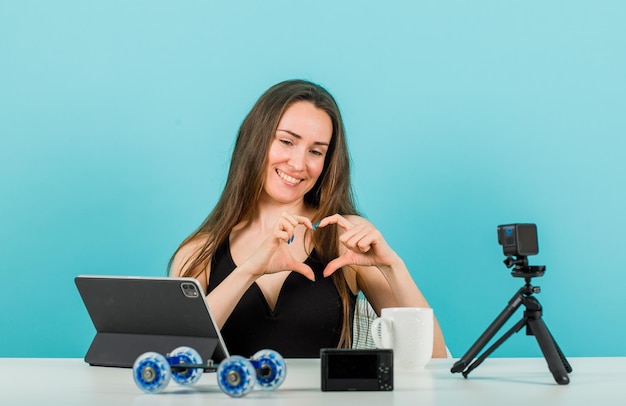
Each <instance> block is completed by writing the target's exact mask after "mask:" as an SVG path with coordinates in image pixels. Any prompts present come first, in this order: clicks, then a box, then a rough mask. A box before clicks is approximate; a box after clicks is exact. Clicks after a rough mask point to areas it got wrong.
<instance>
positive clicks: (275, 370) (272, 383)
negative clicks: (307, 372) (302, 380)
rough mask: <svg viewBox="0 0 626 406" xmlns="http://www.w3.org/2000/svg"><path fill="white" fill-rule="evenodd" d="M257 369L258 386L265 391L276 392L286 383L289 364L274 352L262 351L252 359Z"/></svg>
mask: <svg viewBox="0 0 626 406" xmlns="http://www.w3.org/2000/svg"><path fill="white" fill-rule="evenodd" d="M250 361H251V362H252V365H253V366H254V368H255V369H256V381H257V385H258V386H259V387H260V388H261V389H263V390H274V389H276V388H278V387H279V386H280V385H282V383H283V382H284V381H285V378H286V376H287V364H286V363H285V360H284V359H283V357H282V356H281V355H280V354H279V353H277V352H276V351H274V350H261V351H258V352H257V353H255V354H254V355H253V356H252V358H251V359H250Z"/></svg>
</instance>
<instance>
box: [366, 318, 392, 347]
mask: <svg viewBox="0 0 626 406" xmlns="http://www.w3.org/2000/svg"><path fill="white" fill-rule="evenodd" d="M389 322H390V320H387V319H383V318H382V317H378V318H376V319H374V320H373V321H372V325H371V326H370V332H371V333H372V339H373V340H374V344H375V345H376V348H385V345H384V344H383V340H382V338H381V337H380V336H381V334H384V333H383V328H387V330H391V329H390V328H389V327H390V326H389ZM381 323H382V326H381ZM379 327H380V329H379Z"/></svg>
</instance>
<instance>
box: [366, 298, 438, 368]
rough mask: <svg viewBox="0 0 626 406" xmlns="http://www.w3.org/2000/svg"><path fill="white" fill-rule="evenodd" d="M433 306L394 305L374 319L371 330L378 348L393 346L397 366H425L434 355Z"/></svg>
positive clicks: (383, 310)
mask: <svg viewBox="0 0 626 406" xmlns="http://www.w3.org/2000/svg"><path fill="white" fill-rule="evenodd" d="M433 330H434V321H433V309H431V308H427V307H390V308H385V309H382V311H381V316H380V317H379V318H377V319H375V320H374V321H373V322H372V326H371V332H372V338H373V339H374V343H375V344H376V347H378V348H391V349H393V361H394V362H393V363H394V368H398V369H403V370H417V369H421V368H424V366H426V364H428V362H429V361H430V359H431V358H432V355H433Z"/></svg>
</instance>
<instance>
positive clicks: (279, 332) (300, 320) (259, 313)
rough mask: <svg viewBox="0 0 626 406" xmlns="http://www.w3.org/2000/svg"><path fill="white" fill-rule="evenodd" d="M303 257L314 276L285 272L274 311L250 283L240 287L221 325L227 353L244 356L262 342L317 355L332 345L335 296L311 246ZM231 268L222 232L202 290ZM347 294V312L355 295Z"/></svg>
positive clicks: (336, 323)
mask: <svg viewBox="0 0 626 406" xmlns="http://www.w3.org/2000/svg"><path fill="white" fill-rule="evenodd" d="M304 263H305V264H307V265H308V266H310V267H311V269H312V270H313V272H314V274H315V282H311V281H310V280H308V279H307V278H305V277H304V276H302V275H300V274H299V273H297V272H291V273H290V274H289V276H287V278H286V279H285V282H284V283H283V286H282V288H281V290H280V294H279V296H278V300H277V302H276V307H275V309H274V311H272V310H271V308H270V306H269V304H268V303H267V301H266V300H265V296H263V292H261V290H260V288H259V286H258V285H257V284H256V283H253V284H252V286H250V288H249V289H248V290H247V291H246V293H244V295H243V296H242V298H241V300H240V301H239V303H238V304H237V306H236V307H235V309H234V310H233V312H232V314H231V315H230V317H229V318H228V320H227V321H226V323H225V324H224V326H223V328H222V330H221V333H222V337H223V338H224V341H225V343H226V348H227V349H228V351H229V352H230V354H231V355H242V356H244V357H250V356H251V355H253V354H254V353H255V352H257V351H258V350H261V349H266V348H267V349H272V350H276V351H278V352H279V353H280V354H281V355H282V356H283V357H286V358H318V357H319V351H320V348H336V347H337V345H338V343H339V337H340V336H341V326H342V322H343V306H342V303H341V297H340V296H339V292H338V291H337V288H336V287H335V284H334V283H333V281H332V278H324V276H323V275H322V272H323V271H324V267H325V264H323V263H322V262H320V261H319V259H318V258H317V257H316V255H315V251H313V253H312V254H311V255H310V256H309V258H307V260H306V261H305V262H304ZM235 268H236V265H235V262H234V261H233V259H232V256H231V254H230V244H229V241H228V238H227V239H226V241H225V242H223V243H222V244H220V246H219V247H218V248H217V250H216V251H215V255H214V256H213V260H212V262H211V274H210V276H209V286H208V292H211V291H212V290H213V289H215V287H216V286H217V285H219V284H220V283H221V282H222V281H223V280H224V279H225V278H226V277H227V276H228V275H230V273H231V272H232V271H233V270H234V269H235ZM350 296H351V297H350V315H351V318H352V317H353V314H354V302H355V300H356V297H355V296H354V295H352V294H351V295H350ZM351 321H352V320H351Z"/></svg>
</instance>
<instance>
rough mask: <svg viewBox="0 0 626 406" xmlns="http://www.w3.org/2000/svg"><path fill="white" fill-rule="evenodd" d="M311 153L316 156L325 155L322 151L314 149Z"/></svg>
mask: <svg viewBox="0 0 626 406" xmlns="http://www.w3.org/2000/svg"><path fill="white" fill-rule="evenodd" d="M311 153H312V154H313V155H315V156H323V155H324V154H323V153H322V152H321V151H317V150H312V151H311Z"/></svg>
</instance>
